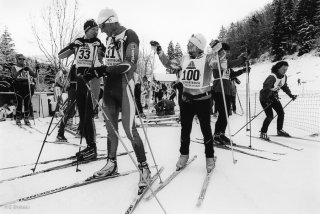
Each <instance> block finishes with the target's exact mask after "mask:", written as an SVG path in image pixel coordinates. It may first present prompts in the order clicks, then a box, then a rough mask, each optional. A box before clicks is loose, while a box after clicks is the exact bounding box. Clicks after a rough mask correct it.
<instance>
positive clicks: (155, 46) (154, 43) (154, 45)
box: [150, 40, 162, 54]
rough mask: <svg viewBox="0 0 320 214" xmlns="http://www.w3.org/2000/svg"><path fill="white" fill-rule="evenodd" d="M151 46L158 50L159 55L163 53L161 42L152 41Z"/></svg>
mask: <svg viewBox="0 0 320 214" xmlns="http://www.w3.org/2000/svg"><path fill="white" fill-rule="evenodd" d="M150 45H151V46H152V47H154V48H155V49H156V50H157V54H159V53H160V52H161V50H162V48H161V46H160V44H159V42H157V41H153V40H152V41H150Z"/></svg>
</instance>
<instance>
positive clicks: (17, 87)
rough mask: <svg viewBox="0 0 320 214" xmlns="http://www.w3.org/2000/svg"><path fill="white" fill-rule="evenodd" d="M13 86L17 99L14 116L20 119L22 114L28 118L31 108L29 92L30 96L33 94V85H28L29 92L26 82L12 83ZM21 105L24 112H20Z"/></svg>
mask: <svg viewBox="0 0 320 214" xmlns="http://www.w3.org/2000/svg"><path fill="white" fill-rule="evenodd" d="M13 87H14V92H15V96H16V101H17V110H16V116H17V118H18V119H21V117H22V116H24V117H25V118H28V117H29V115H30V110H31V109H32V107H31V98H30V94H31V96H32V95H33V94H34V87H33V86H30V89H31V93H30V90H29V85H28V83H27V82H26V83H24V82H19V83H14V84H13ZM22 105H23V106H24V114H22ZM32 113H33V112H32Z"/></svg>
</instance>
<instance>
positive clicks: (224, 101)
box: [217, 51, 237, 164]
mask: <svg viewBox="0 0 320 214" xmlns="http://www.w3.org/2000/svg"><path fill="white" fill-rule="evenodd" d="M217 62H218V70H219V77H220V78H219V79H220V84H221V91H222V98H223V105H224V113H225V114H226V120H227V127H228V132H229V137H230V145H231V154H232V159H233V164H236V163H237V160H236V159H235V158H234V151H233V142H232V136H231V131H230V124H229V116H228V111H227V102H226V95H225V93H224V86H223V81H222V72H221V63H220V58H219V51H218V52H217ZM221 113H222V112H221ZM219 114H220V112H219Z"/></svg>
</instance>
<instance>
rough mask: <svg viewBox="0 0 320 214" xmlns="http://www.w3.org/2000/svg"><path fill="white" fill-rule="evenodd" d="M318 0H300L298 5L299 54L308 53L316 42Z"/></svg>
mask: <svg viewBox="0 0 320 214" xmlns="http://www.w3.org/2000/svg"><path fill="white" fill-rule="evenodd" d="M318 4H319V3H318V0H300V1H299V2H298V3H297V6H296V17H295V19H296V25H297V35H298V38H297V42H298V44H299V46H300V49H299V55H302V54H304V53H308V52H309V51H310V50H311V49H312V48H313V47H314V44H315V37H316V34H317V29H316V27H315V26H316V14H317V9H318Z"/></svg>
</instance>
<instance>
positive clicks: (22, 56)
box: [16, 54, 25, 59]
mask: <svg viewBox="0 0 320 214" xmlns="http://www.w3.org/2000/svg"><path fill="white" fill-rule="evenodd" d="M20 57H21V58H24V59H25V57H24V55H23V54H16V59H18V58H20Z"/></svg>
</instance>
